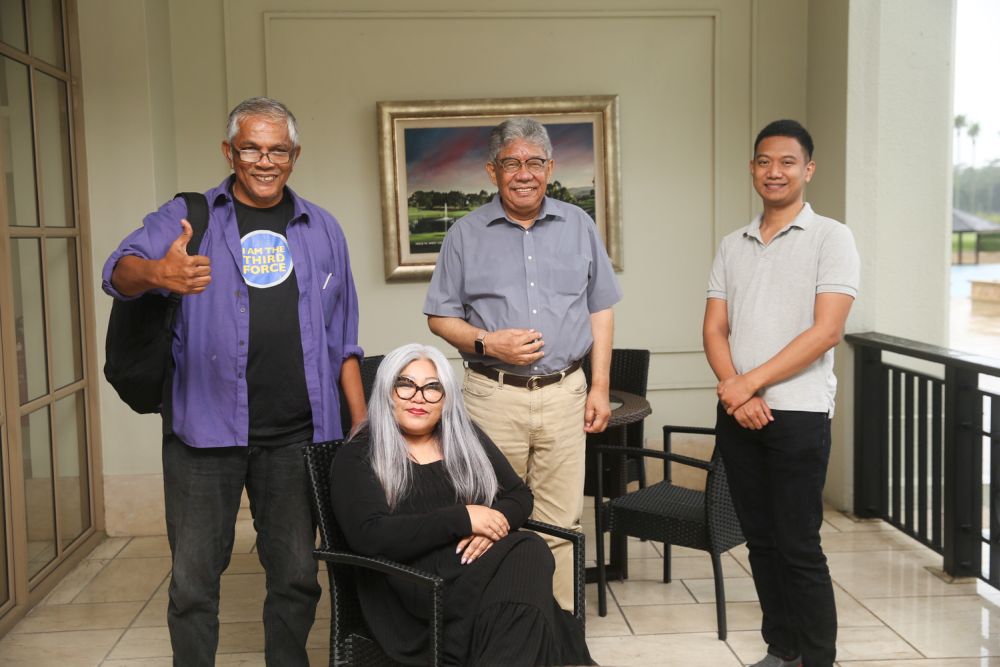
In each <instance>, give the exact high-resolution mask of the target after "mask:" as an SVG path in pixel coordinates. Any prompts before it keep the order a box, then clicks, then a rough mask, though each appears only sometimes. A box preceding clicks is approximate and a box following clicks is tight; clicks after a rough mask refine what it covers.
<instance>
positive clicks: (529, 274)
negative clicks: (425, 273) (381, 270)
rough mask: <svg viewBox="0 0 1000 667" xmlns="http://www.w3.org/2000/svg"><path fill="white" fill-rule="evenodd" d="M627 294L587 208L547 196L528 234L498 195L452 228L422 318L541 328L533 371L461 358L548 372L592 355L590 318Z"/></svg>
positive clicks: (490, 327)
mask: <svg viewBox="0 0 1000 667" xmlns="http://www.w3.org/2000/svg"><path fill="white" fill-rule="evenodd" d="M621 296H622V293H621V289H620V288H619V287H618V280H617V279H616V278H615V274H614V269H613V268H612V267H611V261H610V260H609V259H608V253H607V251H606V250H605V249H604V244H603V243H601V238H600V236H599V235H598V233H597V225H595V224H594V221H593V220H591V219H590V216H588V215H587V214H586V213H585V212H584V211H583V209H581V208H579V207H577V206H574V205H572V204H567V203H565V202H561V201H559V200H556V199H551V198H549V197H546V198H545V199H544V200H543V202H542V210H541V213H540V214H539V217H538V219H537V220H536V221H535V224H534V225H532V226H531V227H530V228H529V229H527V230H526V229H524V228H523V227H521V226H520V225H518V224H516V223H514V222H511V221H510V220H509V219H507V216H506V214H505V213H504V210H503V206H502V205H501V203H500V199H499V197H494V198H493V200H492V201H490V202H489V203H488V204H484V205H483V206H480V207H479V208H477V209H476V210H475V211H473V212H472V213H469V214H468V215H466V216H465V217H463V218H462V219H461V220H459V221H458V222H456V223H455V225H454V226H453V227H452V228H451V229H450V230H448V234H447V235H446V236H445V239H444V244H443V245H442V246H441V253H440V254H439V255H438V261H437V266H435V267H434V276H433V277H432V278H431V284H430V288H429V289H428V290H427V299H426V300H425V301H424V314H425V315H439V316H443V317H458V318H461V319H463V320H465V321H467V322H468V323H469V324H471V325H473V326H475V327H481V328H483V329H486V330H487V331H496V330H497V329H509V328H516V329H535V330H537V331H540V332H541V333H542V338H543V339H544V340H545V346H544V348H542V349H544V350H545V356H544V357H542V358H541V359H540V360H539V361H538V362H536V363H535V364H533V365H532V366H531V367H528V366H512V365H509V364H503V363H501V362H500V360H499V359H495V358H493V357H489V356H487V357H480V356H479V355H476V354H466V353H464V352H463V353H462V356H463V357H464V358H465V359H466V360H467V361H478V362H481V363H484V364H487V365H490V366H496V367H498V368H501V369H503V370H504V371H507V372H511V373H518V374H520V375H544V374H548V373H555V372H557V371H560V370H562V369H563V368H566V366H568V365H570V364H571V363H572V362H574V361H576V360H577V359H581V358H582V357H583V356H584V355H585V354H587V353H588V352H589V351H590V347H591V346H592V345H593V343H594V338H593V335H592V334H591V330H590V314H591V313H596V312H598V311H601V310H605V309H607V308H610V307H611V306H613V305H614V304H615V303H617V302H618V301H619V300H620V299H621ZM486 349H487V351H489V339H488V338H487V340H486Z"/></svg>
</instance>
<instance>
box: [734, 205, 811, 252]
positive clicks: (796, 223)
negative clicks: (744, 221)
mask: <svg viewBox="0 0 1000 667" xmlns="http://www.w3.org/2000/svg"><path fill="white" fill-rule="evenodd" d="M763 216H764V214H763V213H760V214H758V215H757V216H756V217H755V218H754V219H753V220H752V221H751V222H750V226H749V227H747V230H746V231H745V232H743V238H752V239H756V240H757V241H760V242H761V243H763V239H761V237H760V221H761V219H762V218H763ZM815 218H816V214H815V213H813V210H812V206H810V205H809V202H805V203H804V204H803V205H802V210H801V211H799V214H798V215H797V216H795V219H794V220H792V221H791V222H790V223H788V224H787V225H785V226H784V227H782V228H781V229H779V230H778V233H777V234H775V235H774V238H775V239H776V238H778V237H779V236H781V235H782V234H784V233H785V232H787V231H788V230H789V229H791V228H792V227H797V228H798V229H808V228H809V226H810V225H812V224H813V221H814V219H815ZM772 240H774V239H772Z"/></svg>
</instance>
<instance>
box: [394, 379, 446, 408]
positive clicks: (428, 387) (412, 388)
mask: <svg viewBox="0 0 1000 667" xmlns="http://www.w3.org/2000/svg"><path fill="white" fill-rule="evenodd" d="M392 388H393V390H394V391H395V392H396V396H399V397H400V398H401V399H403V400H404V401H408V400H410V399H411V398H413V397H414V396H416V395H417V392H418V391H419V392H420V395H421V396H423V397H424V400H425V401H427V402H428V403H437V402H438V401H440V400H441V399H442V398H444V387H443V386H442V385H441V383H440V382H428V383H427V384H425V385H424V386H422V387H420V386H417V383H416V382H414V381H413V380H411V379H409V378H403V377H401V378H396V382H395V383H394V384H393V385H392Z"/></svg>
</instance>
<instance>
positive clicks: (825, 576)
mask: <svg viewBox="0 0 1000 667" xmlns="http://www.w3.org/2000/svg"><path fill="white" fill-rule="evenodd" d="M772 413H773V415H774V421H773V422H771V423H770V424H768V425H767V426H765V427H764V428H762V429H760V430H759V431H753V430H750V429H745V428H743V427H742V426H740V425H739V424H738V423H736V420H735V419H733V418H732V417H730V416H729V415H727V414H726V411H725V410H724V409H723V408H722V406H721V405H720V406H719V409H718V418H717V421H716V442H717V444H718V446H719V447H720V451H721V452H722V458H723V461H724V462H725V464H726V473H727V475H728V478H729V487H730V489H731V491H732V495H733V503H734V504H735V506H736V513H737V515H738V516H739V519H740V525H741V526H742V528H743V534H744V535H745V536H746V538H747V547H748V549H749V550H750V567H751V569H752V570H753V580H754V585H755V586H756V588H757V598H758V599H759V600H760V606H761V609H762V610H763V612H764V619H763V623H762V625H761V633H762V634H763V636H764V641H765V642H767V645H768V652H769V653H773V654H774V655H778V656H782V657H791V656H794V655H799V654H801V655H802V664H803V666H804V667H830V666H831V665H833V661H834V659H835V657H836V642H837V609H836V605H835V603H834V598H833V582H832V581H831V580H830V569H829V568H828V567H827V564H826V556H825V555H823V549H822V548H821V547H820V538H819V529H820V525H821V524H822V523H823V484H824V482H825V481H826V467H827V462H828V461H829V458H830V419H829V417H828V416H827V414H826V413H824V412H797V411H792V410H773V411H772Z"/></svg>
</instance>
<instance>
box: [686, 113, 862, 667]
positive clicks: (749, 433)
mask: <svg viewBox="0 0 1000 667" xmlns="http://www.w3.org/2000/svg"><path fill="white" fill-rule="evenodd" d="M812 153H813V142H812V137H810V136H809V133H808V132H807V131H806V129H805V128H804V127H802V125H800V124H799V123H797V122H795V121H792V120H779V121H775V122H773V123H771V124H770V125H768V126H767V127H765V128H764V129H763V130H761V132H760V134H758V135H757V139H756V141H755V142H754V156H753V160H751V162H750V173H751V175H752V177H753V185H754V189H755V190H756V191H757V194H759V195H760V198H761V200H762V202H763V205H764V212H763V213H762V214H761V215H760V216H758V217H757V218H755V219H754V220H753V221H752V222H751V223H750V224H749V225H748V226H746V227H744V228H742V229H740V230H737V231H736V232H734V233H732V234H730V235H728V236H727V237H726V238H724V239H723V240H722V243H721V245H720V246H719V252H718V254H717V255H716V257H715V262H714V264H713V266H712V274H711V277H710V278H709V286H708V301H707V304H706V308H705V322H704V330H703V334H704V342H705V354H706V355H707V356H708V362H709V364H710V365H711V366H712V370H713V371H715V375H716V376H717V377H718V378H719V384H718V388H717V393H718V395H719V407H718V416H717V421H716V442H717V444H718V446H719V447H720V449H721V452H722V457H723V460H724V461H725V464H726V471H727V473H728V476H729V485H730V488H731V489H732V494H733V501H734V503H735V505H736V512H737V514H738V515H739V519H740V523H741V525H742V527H743V533H744V534H745V535H746V538H747V547H748V548H749V551H750V566H751V568H752V570H753V579H754V585H755V586H756V588H757V597H758V599H759V600H760V606H761V609H762V611H763V614H764V618H763V622H762V624H761V631H762V634H763V637H764V641H765V642H766V643H767V647H768V649H767V651H768V652H767V656H765V657H764V659H762V660H761V661H760V662H758V663H756V665H757V666H762V667H796V666H798V665H803V667H829V666H831V665H833V661H834V658H835V656H836V639H837V611H836V607H835V605H834V598H833V585H832V582H831V580H830V570H829V568H828V567H827V563H826V556H825V555H824V554H823V550H822V548H821V547H820V538H819V529H820V524H821V523H822V521H823V484H824V481H825V479H826V467H827V461H828V459H829V456H830V417H831V416H832V415H833V403H834V400H833V399H834V393H835V391H836V387H837V379H836V377H834V375H833V347H834V346H835V345H836V344H837V343H838V342H839V341H840V338H841V335H842V333H843V330H844V323H845V321H846V320H847V315H848V313H849V312H850V310H851V305H852V304H853V303H854V298H855V296H856V295H857V288H858V273H859V264H860V263H859V260H858V254H857V250H856V249H855V246H854V237H853V236H852V235H851V232H850V230H849V229H848V228H847V227H846V226H845V225H842V224H841V223H839V222H837V221H836V220H831V219H830V218H824V217H822V216H820V215H817V214H816V213H814V212H813V210H812V208H811V207H810V206H809V204H807V203H805V199H804V196H803V192H804V190H805V185H806V183H808V182H809V181H810V180H811V179H812V176H813V173H814V171H815V169H816V165H815V163H814V162H813V160H812Z"/></svg>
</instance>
